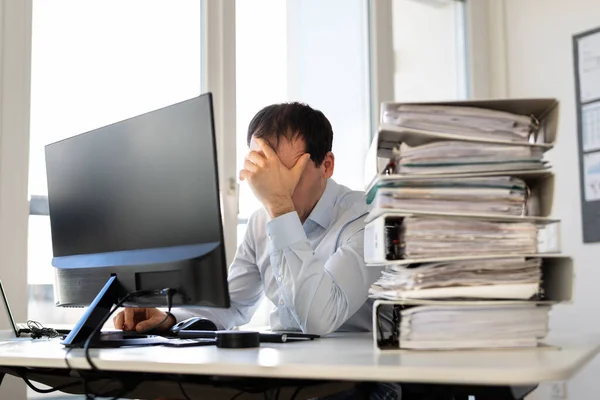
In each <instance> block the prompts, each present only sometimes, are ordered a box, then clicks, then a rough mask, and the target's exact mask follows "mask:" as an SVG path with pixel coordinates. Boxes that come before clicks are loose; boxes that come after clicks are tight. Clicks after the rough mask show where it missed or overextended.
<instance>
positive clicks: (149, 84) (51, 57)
mask: <svg viewBox="0 0 600 400" xmlns="http://www.w3.org/2000/svg"><path fill="white" fill-rule="evenodd" d="M200 5H201V2H199V1H197V0H178V1H176V2H173V1H169V0H128V1H121V0H88V1H81V0H53V1H45V0H34V1H33V38H32V67H31V77H32V84H31V140H30V168H29V171H30V172H29V194H30V196H31V195H42V196H44V195H46V194H47V186H46V175H45V164H44V146H45V145H46V144H48V143H52V142H54V141H57V140H61V139H64V138H67V137H70V136H73V135H76V134H79V133H82V132H85V131H88V130H91V129H94V128H97V127H100V126H104V125H107V124H110V123H113V122H117V121H120V120H123V119H126V118H129V117H132V116H135V115H139V114H141V113H144V112H148V111H151V110H155V109H158V108H161V107H164V106H166V105H169V104H173V103H176V102H179V101H182V100H186V99H189V98H192V97H194V96H197V95H199V94H200V93H201V76H202V74H201V54H202V53H201V27H200V24H201V22H200V21H201V8H200ZM51 255H52V252H51V244H50V228H49V218H48V217H47V216H31V217H30V223H29V270H28V276H29V278H28V280H29V283H30V284H32V285H51V284H52V283H53V271H52V268H51V267H50V261H51ZM50 287H51V286H50ZM39 290H40V291H43V290H42V289H39ZM44 290H47V289H44ZM36 291H37V289H32V292H36ZM36 293H37V292H36ZM38 298H43V296H38ZM42 309H43V306H41V305H40V303H39V301H37V300H36V301H33V300H32V301H31V302H30V308H29V312H30V316H34V315H40V318H42V317H43V316H44V315H45V314H42V313H41V310H42ZM62 311H64V310H62ZM60 312H61V310H58V311H57V313H59V314H60ZM51 320H52V317H48V318H45V319H44V320H43V321H42V322H55V321H51ZM56 322H62V321H56Z"/></svg>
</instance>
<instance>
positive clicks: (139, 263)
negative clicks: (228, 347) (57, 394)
mask: <svg viewBox="0 0 600 400" xmlns="http://www.w3.org/2000/svg"><path fill="white" fill-rule="evenodd" d="M213 119H214V118H213V105H212V96H211V94H210V93H208V94H204V95H202V96H199V97H196V98H193V99H190V100H186V101H183V102H180V103H177V104H174V105H171V106H168V107H165V108H162V109H159V110H156V111H152V112H149V113H146V114H143V115H140V116H136V117H133V118H130V119H127V120H124V121H121V122H117V123H114V124H111V125H108V126H105V127H102V128H99V129H95V130H93V131H90V132H87V133H83V134H80V135H77V136H74V137H71V138H69V139H65V140H62V141H59V142H56V143H52V144H49V145H47V146H46V149H45V150H46V169H47V179H48V203H49V210H50V224H51V233H52V248H53V256H54V257H53V259H52V265H53V266H54V267H55V278H56V279H55V282H56V284H55V298H56V304H57V305H58V306H88V305H89V306H90V307H89V308H88V310H87V312H86V315H84V317H83V318H82V320H81V321H79V323H78V324H77V325H76V327H75V329H74V330H73V331H72V332H71V334H70V335H69V336H68V337H67V338H66V340H65V342H64V343H65V344H66V345H70V346H80V345H81V344H82V343H83V342H84V341H85V340H86V339H87V338H88V336H89V335H90V334H91V333H92V332H93V330H94V329H96V326H97V325H98V323H99V322H101V321H102V318H104V317H105V316H106V315H107V314H108V312H109V311H110V308H111V307H113V305H114V304H116V303H117V302H118V301H119V299H123V298H124V297H125V296H126V295H127V294H129V293H132V292H140V291H144V292H145V295H144V296H139V297H134V298H132V299H130V300H129V301H128V302H127V303H125V304H126V305H129V306H140V307H161V306H166V305H167V301H166V296H165V295H164V291H163V292H161V290H162V289H171V290H173V289H174V290H175V292H174V295H173V297H172V305H173V306H210V307H229V291H228V287H227V265H226V261H225V249H224V240H223V227H222V219H221V211H220V201H219V199H220V197H219V185H218V171H217V156H216V145H215V132H214V120H213Z"/></svg>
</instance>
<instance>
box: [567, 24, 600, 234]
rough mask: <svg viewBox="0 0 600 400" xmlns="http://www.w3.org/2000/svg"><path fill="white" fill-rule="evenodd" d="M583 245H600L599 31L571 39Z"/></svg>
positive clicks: (599, 29) (583, 33)
mask: <svg viewBox="0 0 600 400" xmlns="http://www.w3.org/2000/svg"><path fill="white" fill-rule="evenodd" d="M573 61H574V64H575V103H576V106H577V138H578V149H579V176H580V186H581V219H582V226H583V242H584V243H594V242H600V28H597V29H593V30H590V31H586V32H582V33H579V34H577V35H574V36H573Z"/></svg>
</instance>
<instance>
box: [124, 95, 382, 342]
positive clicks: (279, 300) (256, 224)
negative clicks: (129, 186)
mask: <svg viewBox="0 0 600 400" xmlns="http://www.w3.org/2000/svg"><path fill="white" fill-rule="evenodd" d="M332 141H333V131H332V128H331V124H330V123H329V121H328V120H327V118H326V117H325V115H323V113H322V112H320V111H317V110H314V109H312V108H310V107H309V106H307V105H304V104H300V103H284V104H275V105H271V106H268V107H265V108H264V109H262V110H261V111H259V112H258V114H256V116H255V117H254V118H253V119H252V121H251V122H250V125H249V127H248V146H249V147H250V151H249V153H248V155H247V157H246V159H245V162H244V168H243V169H242V170H241V171H240V179H241V180H243V181H246V182H248V184H249V185H250V187H251V188H252V191H253V193H254V194H255V196H256V197H257V198H258V199H259V200H260V202H261V203H262V205H263V208H262V209H260V210H258V211H256V212H255V213H254V214H253V215H252V216H251V217H250V220H249V222H248V228H247V231H246V235H245V237H244V240H243V242H242V244H241V245H240V247H239V248H238V250H237V253H236V255H235V259H234V260H233V263H232V264H231V267H230V271H229V275H228V282H229V290H230V296H231V308H229V309H209V308H198V309H179V310H175V311H173V314H174V316H175V317H176V318H177V319H178V320H181V319H185V318H187V317H190V316H197V315H201V316H203V317H205V318H208V319H210V320H212V321H213V322H215V323H216V325H217V326H218V327H219V329H229V328H232V327H234V326H238V325H243V324H245V323H247V322H248V321H249V320H250V318H251V317H252V315H253V314H254V312H255V311H256V308H257V306H258V305H259V303H260V300H261V298H262V296H263V294H264V295H266V296H267V297H268V298H269V299H270V300H271V301H272V302H273V304H274V305H275V308H274V310H273V311H272V313H271V318H270V322H271V327H272V328H273V329H274V330H301V331H303V332H306V333H314V334H320V335H325V334H328V333H330V332H333V331H336V330H346V331H369V330H371V327H372V326H371V324H372V322H371V321H372V319H371V318H372V315H371V313H372V306H371V304H372V303H371V302H370V301H368V300H367V294H368V290H369V287H370V285H371V284H372V283H373V282H374V281H375V280H376V279H377V278H378V277H379V275H380V273H381V271H380V270H379V269H377V268H376V269H368V268H366V267H365V263H364V259H363V238H364V218H365V215H366V213H367V206H366V204H365V199H364V195H363V193H362V192H357V191H352V190H350V189H348V188H346V187H344V186H341V185H339V184H337V183H335V182H334V181H333V180H332V179H331V176H332V175H333V171H334V165H335V158H334V155H333V153H332V152H331V147H332ZM165 318H166V314H165V313H164V312H162V311H160V310H158V309H126V310H124V311H122V312H120V313H119V314H118V315H117V316H116V317H115V318H114V320H113V322H114V325H115V327H116V328H118V329H125V330H136V331H143V330H146V329H148V328H151V327H153V326H155V325H156V324H159V323H160V322H161V321H163V320H165ZM175 323H176V320H175V318H173V317H169V318H167V320H166V321H165V322H164V323H163V324H162V325H161V326H160V330H166V329H169V328H170V327H171V326H173V325H174V324H175Z"/></svg>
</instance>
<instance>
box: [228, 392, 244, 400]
mask: <svg viewBox="0 0 600 400" xmlns="http://www.w3.org/2000/svg"><path fill="white" fill-rule="evenodd" d="M244 393H246V392H244V391H243V390H242V391H241V392H237V393H236V394H234V395H233V396H232V397H231V398H230V399H229V400H235V399H237V398H238V397H240V396H241V395H243V394H244Z"/></svg>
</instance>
